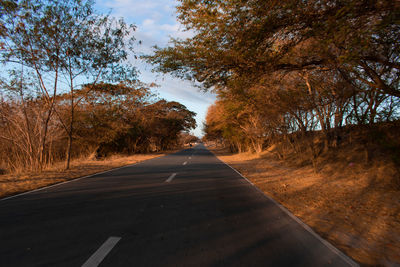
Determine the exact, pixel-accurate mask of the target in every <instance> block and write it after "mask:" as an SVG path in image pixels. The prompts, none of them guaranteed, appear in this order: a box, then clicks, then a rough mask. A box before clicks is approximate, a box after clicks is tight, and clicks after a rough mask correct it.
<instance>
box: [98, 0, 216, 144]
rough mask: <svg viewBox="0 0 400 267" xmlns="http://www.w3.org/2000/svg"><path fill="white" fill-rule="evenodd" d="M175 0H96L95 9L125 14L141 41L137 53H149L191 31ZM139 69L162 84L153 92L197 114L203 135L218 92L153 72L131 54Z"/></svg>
mask: <svg viewBox="0 0 400 267" xmlns="http://www.w3.org/2000/svg"><path fill="white" fill-rule="evenodd" d="M176 5H177V1H174V0H151V1H148V0H97V1H96V4H95V8H96V9H97V10H98V11H100V12H101V13H103V14H108V13H109V12H110V14H111V16H114V17H122V18H124V20H125V21H126V22H127V23H133V24H135V25H136V26H137V29H136V32H135V33H134V36H135V38H136V40H138V41H139V40H140V41H141V42H142V44H141V45H139V46H138V47H137V48H136V53H137V54H139V55H140V54H150V53H152V51H153V49H152V47H153V46H154V45H157V46H159V47H165V46H167V45H168V41H169V40H170V37H173V38H188V37H191V36H192V33H191V32H187V31H183V26H182V25H180V23H179V22H178V21H177V20H176V15H177V14H176V11H175V6H176ZM130 60H131V61H133V63H134V65H135V66H136V67H137V68H138V70H139V72H140V74H139V79H140V80H141V81H142V82H145V83H152V82H155V83H156V84H157V85H159V87H157V88H154V89H153V91H155V92H156V93H158V95H159V97H161V98H164V99H166V100H168V101H178V102H180V103H182V104H183V105H185V106H186V107H187V108H188V109H189V110H191V111H194V112H196V113H197V116H196V121H197V128H196V129H195V130H194V131H193V133H194V134H195V135H196V136H199V137H200V136H202V130H201V128H202V125H203V121H204V120H205V115H206V112H207V108H208V106H209V105H210V104H212V103H213V102H214V101H215V95H214V94H212V93H204V92H202V91H199V89H198V88H196V87H194V86H193V84H192V83H191V82H189V81H183V80H180V79H177V78H174V77H172V76H170V75H164V74H160V73H154V72H152V66H151V65H150V64H147V63H145V62H144V61H142V60H140V59H136V60H135V59H134V57H130Z"/></svg>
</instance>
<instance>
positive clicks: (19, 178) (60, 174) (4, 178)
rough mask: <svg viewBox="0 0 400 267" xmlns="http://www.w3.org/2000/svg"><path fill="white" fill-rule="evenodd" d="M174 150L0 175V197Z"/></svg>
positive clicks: (83, 160)
mask: <svg viewBox="0 0 400 267" xmlns="http://www.w3.org/2000/svg"><path fill="white" fill-rule="evenodd" d="M176 151H178V150H174V151H166V152H163V153H154V154H136V155H132V156H124V155H115V156H111V157H109V158H106V159H104V160H93V159H75V160H73V161H72V162H71V168H70V169H69V170H65V169H64V163H59V164H57V165H55V166H52V167H50V168H48V169H46V170H44V171H43V172H41V173H22V174H5V175H0V198H3V197H7V196H11V195H15V194H19V193H22V192H26V191H30V190H34V189H38V188H41V187H45V186H49V185H52V184H56V183H61V182H65V181H68V180H73V179H76V178H79V177H83V176H87V175H91V174H95V173H99V172H103V171H107V170H111V169H114V168H118V167H122V166H126V165H130V164H134V163H138V162H141V161H144V160H148V159H152V158H156V157H161V156H164V155H165V154H169V153H173V152H176Z"/></svg>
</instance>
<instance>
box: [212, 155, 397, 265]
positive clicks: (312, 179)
mask: <svg viewBox="0 0 400 267" xmlns="http://www.w3.org/2000/svg"><path fill="white" fill-rule="evenodd" d="M211 150H213V152H214V153H215V154H217V156H218V157H219V158H220V159H221V160H222V161H224V162H226V163H228V164H230V165H231V166H232V167H234V168H235V169H236V170H238V171H239V172H240V173H242V174H243V175H244V176H246V177H247V178H248V179H249V180H251V181H252V182H253V183H254V184H255V185H256V186H257V187H259V188H260V189H261V190H263V191H264V192H265V193H266V194H267V195H269V196H270V197H272V198H274V199H275V200H276V201H278V202H280V203H281V204H282V205H283V206H285V207H286V208H287V209H289V210H290V211H291V212H292V213H293V214H295V215H296V216H297V217H299V218H300V219H301V220H302V221H304V222H305V223H306V224H308V225H309V226H310V227H312V228H313V229H314V230H315V231H316V232H317V233H319V234H320V235H321V236H322V237H323V238H325V239H327V240H328V241H329V242H331V243H332V244H334V245H335V246H336V247H337V248H339V249H340V250H342V251H343V252H345V253H346V254H347V255H349V256H350V257H352V258H353V259H355V260H356V261H358V262H359V263H361V264H362V265H367V266H368V265H373V266H376V265H378V266H379V265H383V266H394V265H397V264H400V190H399V189H398V188H395V187H392V186H387V185H385V184H384V183H382V182H381V181H380V180H379V173H380V172H385V171H387V170H388V169H387V168H386V170H385V168H384V167H382V168H379V167H378V166H371V168H370V169H365V168H363V167H362V166H355V165H353V164H350V165H349V166H347V167H343V166H342V167H341V168H339V166H334V165H332V166H330V168H325V170H323V171H321V172H320V173H318V174H316V173H315V172H314V170H313V168H312V167H310V166H303V167H294V166H290V165H289V164H287V162H284V161H281V160H277V159H276V157H275V156H274V155H273V154H271V153H269V152H263V153H261V154H258V155H255V154H249V153H242V154H230V153H227V152H226V151H224V150H218V149H211ZM371 173H373V175H371Z"/></svg>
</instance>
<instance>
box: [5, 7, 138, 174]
mask: <svg viewBox="0 0 400 267" xmlns="http://www.w3.org/2000/svg"><path fill="white" fill-rule="evenodd" d="M1 6H2V8H4V9H5V10H7V11H8V12H7V13H5V14H4V15H3V16H2V17H1V19H2V25H1V26H2V31H1V37H2V40H1V42H2V43H3V46H4V49H2V51H1V56H2V61H3V62H5V63H8V64H10V63H14V64H15V63H17V64H22V65H24V66H26V67H28V68H30V69H32V70H33V71H34V72H35V74H36V78H37V83H38V87H39V88H40V93H41V95H42V96H43V99H44V100H45V105H46V106H47V110H48V111H47V115H46V116H45V117H44V118H43V127H44V129H45V132H47V128H48V123H49V120H50V118H51V116H53V113H55V115H56V116H58V118H59V119H60V121H61V124H62V125H63V127H64V129H65V131H66V133H67V135H68V142H67V148H66V168H69V165H70V158H71V150H72V142H73V138H74V115H75V114H74V111H75V107H76V105H77V104H78V103H79V101H80V99H81V98H82V97H81V98H79V99H76V96H75V91H76V90H77V89H80V87H81V85H80V84H81V83H85V84H91V85H95V84H97V83H98V82H99V81H101V80H103V81H113V82H115V81H120V80H129V79H135V78H136V70H135V68H134V67H132V66H130V65H129V63H127V62H126V60H127V55H128V51H129V50H131V49H132V48H133V41H134V38H133V36H132V32H133V31H134V30H135V27H134V26H133V25H127V24H126V23H125V22H124V21H123V20H122V19H120V20H115V19H112V18H110V17H109V16H102V15H98V14H96V13H95V12H94V9H93V1H91V0H87V1H86V0H68V1H64V0H55V1H45V0H22V1H18V2H12V1H2V4H1ZM11 66H13V65H11ZM90 90H91V89H89V90H88V91H90ZM60 91H62V92H65V91H69V99H70V101H69V102H70V104H69V109H70V111H69V112H70V116H69V118H68V120H67V121H66V120H62V118H61V117H60V116H59V114H58V111H57V110H56V108H55V101H56V99H57V97H56V96H57V94H58V92H60ZM46 137H47V134H45V135H44V136H43V140H42V153H41V155H42V158H43V160H44V155H45V146H46Z"/></svg>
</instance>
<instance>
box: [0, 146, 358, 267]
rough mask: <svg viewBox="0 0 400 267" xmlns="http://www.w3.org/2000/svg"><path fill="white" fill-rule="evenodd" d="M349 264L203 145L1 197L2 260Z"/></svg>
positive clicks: (18, 263)
mask: <svg viewBox="0 0 400 267" xmlns="http://www.w3.org/2000/svg"><path fill="white" fill-rule="evenodd" d="M98 264H100V266H325V265H329V266H349V265H355V263H354V262H352V261H351V260H350V259H349V258H347V257H346V256H344V255H343V254H342V253H341V252H339V251H338V250H336V249H335V248H333V247H331V246H330V245H329V244H327V243H326V241H324V240H322V239H321V238H319V237H318V236H316V235H315V234H314V233H312V232H310V231H309V230H307V229H306V228H305V227H304V226H303V225H302V224H301V223H299V222H298V221H297V220H296V219H295V218H293V216H292V215H290V214H287V212H285V211H284V210H282V209H281V208H280V207H279V206H278V205H277V204H276V203H275V202H274V201H272V200H270V199H269V198H267V197H266V196H265V195H264V194H262V193H261V192H259V191H258V190H257V189H256V188H255V187H254V186H252V185H251V184H250V183H249V182H247V181H246V180H245V179H244V178H243V177H241V176H240V175H239V174H238V173H236V172H235V171H234V170H232V169H231V168H230V167H229V166H228V165H226V164H224V163H222V162H221V161H219V160H218V159H217V158H216V157H215V156H214V155H213V154H212V153H211V152H210V151H208V150H207V149H206V148H205V147H204V146H203V145H199V146H197V147H195V148H191V149H186V150H182V151H180V152H178V153H175V154H171V155H167V156H164V157H160V158H156V159H152V160H148V161H145V162H142V163H140V164H136V165H132V166H128V167H124V168H120V169H117V170H113V171H110V172H106V173H102V174H98V175H95V176H92V177H89V178H85V179H81V180H77V181H72V182H69V183H66V184H62V185H58V186H54V187H51V188H48V189H44V190H40V191H36V192H32V193H29V194H25V195H21V196H17V197H15V198H11V199H6V200H2V201H0V266H12V267H14V266H85V267H87V266H97V265H98Z"/></svg>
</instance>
